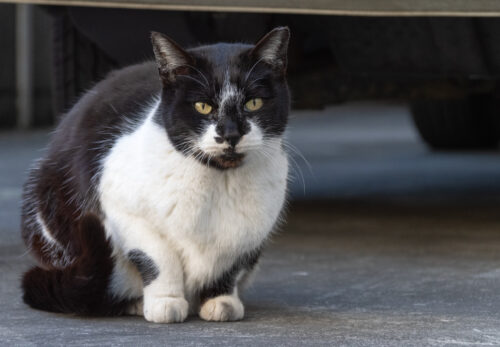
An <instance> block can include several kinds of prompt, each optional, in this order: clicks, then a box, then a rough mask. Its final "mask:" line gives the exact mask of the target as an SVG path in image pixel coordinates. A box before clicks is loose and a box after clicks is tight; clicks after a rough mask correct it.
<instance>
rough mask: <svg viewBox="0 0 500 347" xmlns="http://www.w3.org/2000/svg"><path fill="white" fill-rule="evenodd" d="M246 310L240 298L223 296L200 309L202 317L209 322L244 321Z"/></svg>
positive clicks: (210, 300) (207, 302) (208, 302)
mask: <svg viewBox="0 0 500 347" xmlns="http://www.w3.org/2000/svg"><path fill="white" fill-rule="evenodd" d="M244 314H245V308H244V307H243V304H242V303H241V300H240V299H239V298H238V297H235V296H231V295H221V296H218V297H215V298H213V299H209V300H207V301H206V302H205V303H204V304H203V305H202V306H201V309H200V317H201V318H202V319H204V320H208V321H216V322H226V321H235V320H240V319H243V316H244Z"/></svg>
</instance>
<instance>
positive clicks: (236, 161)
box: [211, 148, 245, 169]
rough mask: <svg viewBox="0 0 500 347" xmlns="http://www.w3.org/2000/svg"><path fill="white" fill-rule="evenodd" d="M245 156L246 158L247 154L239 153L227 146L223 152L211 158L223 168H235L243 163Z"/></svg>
mask: <svg viewBox="0 0 500 347" xmlns="http://www.w3.org/2000/svg"><path fill="white" fill-rule="evenodd" d="M243 158H245V154H243V153H238V152H236V151H235V150H234V149H232V148H227V149H225V150H224V153H223V154H221V155H218V156H215V157H212V158H211V160H212V161H213V162H214V164H215V165H216V166H217V167H219V168H221V169H233V168H236V167H238V166H240V165H241V164H242V163H243Z"/></svg>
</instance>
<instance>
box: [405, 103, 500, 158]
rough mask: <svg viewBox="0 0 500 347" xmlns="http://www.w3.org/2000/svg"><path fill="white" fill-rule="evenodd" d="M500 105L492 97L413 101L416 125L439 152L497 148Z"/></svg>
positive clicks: (424, 138)
mask: <svg viewBox="0 0 500 347" xmlns="http://www.w3.org/2000/svg"><path fill="white" fill-rule="evenodd" d="M499 106H500V102H499V100H498V99H497V98H495V97H493V96H492V95H490V94H477V95H469V96H467V97H464V98H458V99H443V100H438V99H432V100H431V99H426V100H415V101H413V102H411V104H410V109H411V113H412V116H413V121H414V123H415V126H416V127H417V129H418V132H419V133H420V136H421V137H422V138H423V140H424V141H425V142H426V143H427V144H428V145H429V146H430V147H431V148H433V149H436V150H456V149H465V150H467V149H472V150H473V149H495V148H497V147H498V140H499V124H500V123H499V118H500V108H499Z"/></svg>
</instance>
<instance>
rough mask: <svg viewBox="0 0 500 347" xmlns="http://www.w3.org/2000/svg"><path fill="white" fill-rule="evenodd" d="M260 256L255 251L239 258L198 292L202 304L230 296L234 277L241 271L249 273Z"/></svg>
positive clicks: (259, 252)
mask: <svg viewBox="0 0 500 347" xmlns="http://www.w3.org/2000/svg"><path fill="white" fill-rule="evenodd" d="M260 254H261V250H260V249H256V250H254V251H253V252H250V253H247V254H244V255H242V256H240V257H239V258H238V259H237V260H236V262H235V263H234V264H233V266H232V267H231V268H230V269H228V270H227V271H225V272H224V273H223V274H222V275H221V276H220V277H219V278H218V279H217V280H215V281H214V282H213V283H210V284H209V285H206V286H205V287H204V288H203V289H202V290H201V291H200V301H201V302H202V303H203V302H205V301H206V300H208V299H210V298H215V297H216V296H219V295H225V294H231V293H232V292H233V290H234V286H235V285H236V277H237V276H238V275H239V274H240V273H241V272H242V271H251V270H252V269H253V268H254V267H255V265H256V264H257V262H258V261H259V257H260Z"/></svg>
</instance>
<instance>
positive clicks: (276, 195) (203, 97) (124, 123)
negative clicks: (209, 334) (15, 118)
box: [22, 28, 290, 323]
mask: <svg viewBox="0 0 500 347" xmlns="http://www.w3.org/2000/svg"><path fill="white" fill-rule="evenodd" d="M288 40H289V30H288V28H276V29H274V30H272V31H271V32H270V33H268V34H267V35H266V36H265V37H263V38H262V39H261V40H260V41H259V42H258V43H257V44H256V45H255V46H254V45H246V44H225V43H220V44H215V45H208V46H201V47H197V48H193V49H189V50H184V49H182V48H181V47H179V45H177V44H176V43H175V42H174V41H172V40H171V39H170V38H168V37H166V36H164V35H163V34H159V33H153V34H152V43H153V48H154V53H155V57H156V64H155V63H154V62H148V63H144V64H140V65H134V66H130V67H127V68H124V69H122V70H119V71H115V72H113V73H111V74H110V75H109V76H108V77H107V78H106V79H105V80H103V81H102V82H100V83H98V84H97V85H96V86H95V87H94V88H92V89H91V90H90V91H88V92H87V93H86V94H85V95H84V96H83V97H82V98H81V99H80V101H78V103H76V104H75V106H74V107H73V108H72V109H71V110H70V111H69V112H68V113H67V114H66V115H65V116H64V118H63V119H62V121H61V123H60V125H59V126H58V128H57V130H56V131H55V134H54V136H53V139H52V142H51V143H50V145H49V148H48V152H47V154H46V156H45V157H44V158H42V159H41V160H39V161H38V162H37V164H36V167H35V168H34V169H32V171H31V173H30V177H29V180H28V182H27V183H26V186H25V190H24V204H23V215H22V236H23V239H24V241H25V243H26V245H27V246H28V247H29V249H30V250H31V253H32V254H33V255H34V256H35V258H36V260H37V261H38V264H39V265H38V267H35V268H33V269H31V270H30V271H28V272H27V273H26V274H25V275H24V278H23V283H22V286H23V290H24V301H25V302H26V303H27V304H29V305H30V306H32V307H34V308H38V309H43V310H48V311H54V312H67V313H70V312H71V313H77V314H84V315H111V314H127V313H128V314H139V315H144V317H145V318H146V319H147V320H148V321H152V322H167V323H168V322H181V321H183V320H185V319H186V317H187V315H188V312H193V313H195V312H197V313H199V315H200V317H201V318H203V319H205V320H212V321H227V320H239V319H242V318H243V315H244V308H243V304H242V302H241V300H240V298H239V296H238V292H239V289H240V288H241V286H242V285H243V284H244V283H245V282H246V280H247V279H248V277H249V276H250V275H251V273H252V271H253V270H254V267H255V265H256V263H257V261H258V258H259V255H260V252H261V248H262V245H263V243H264V242H265V240H266V239H267V238H268V237H269V235H270V232H271V231H272V230H273V227H274V226H275V224H276V223H277V222H278V220H279V217H280V212H281V210H282V207H283V204H284V201H285V193H286V183H287V175H288V160H287V155H286V153H285V152H284V151H283V148H282V136H283V132H284V130H285V127H286V124H287V119H288V113H289V107H290V106H289V104H290V101H289V93H288V87H287V84H286V79H285V71H286V65H287V53H286V52H287V47H288ZM158 72H159V75H158ZM158 76H159V77H160V78H158Z"/></svg>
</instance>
